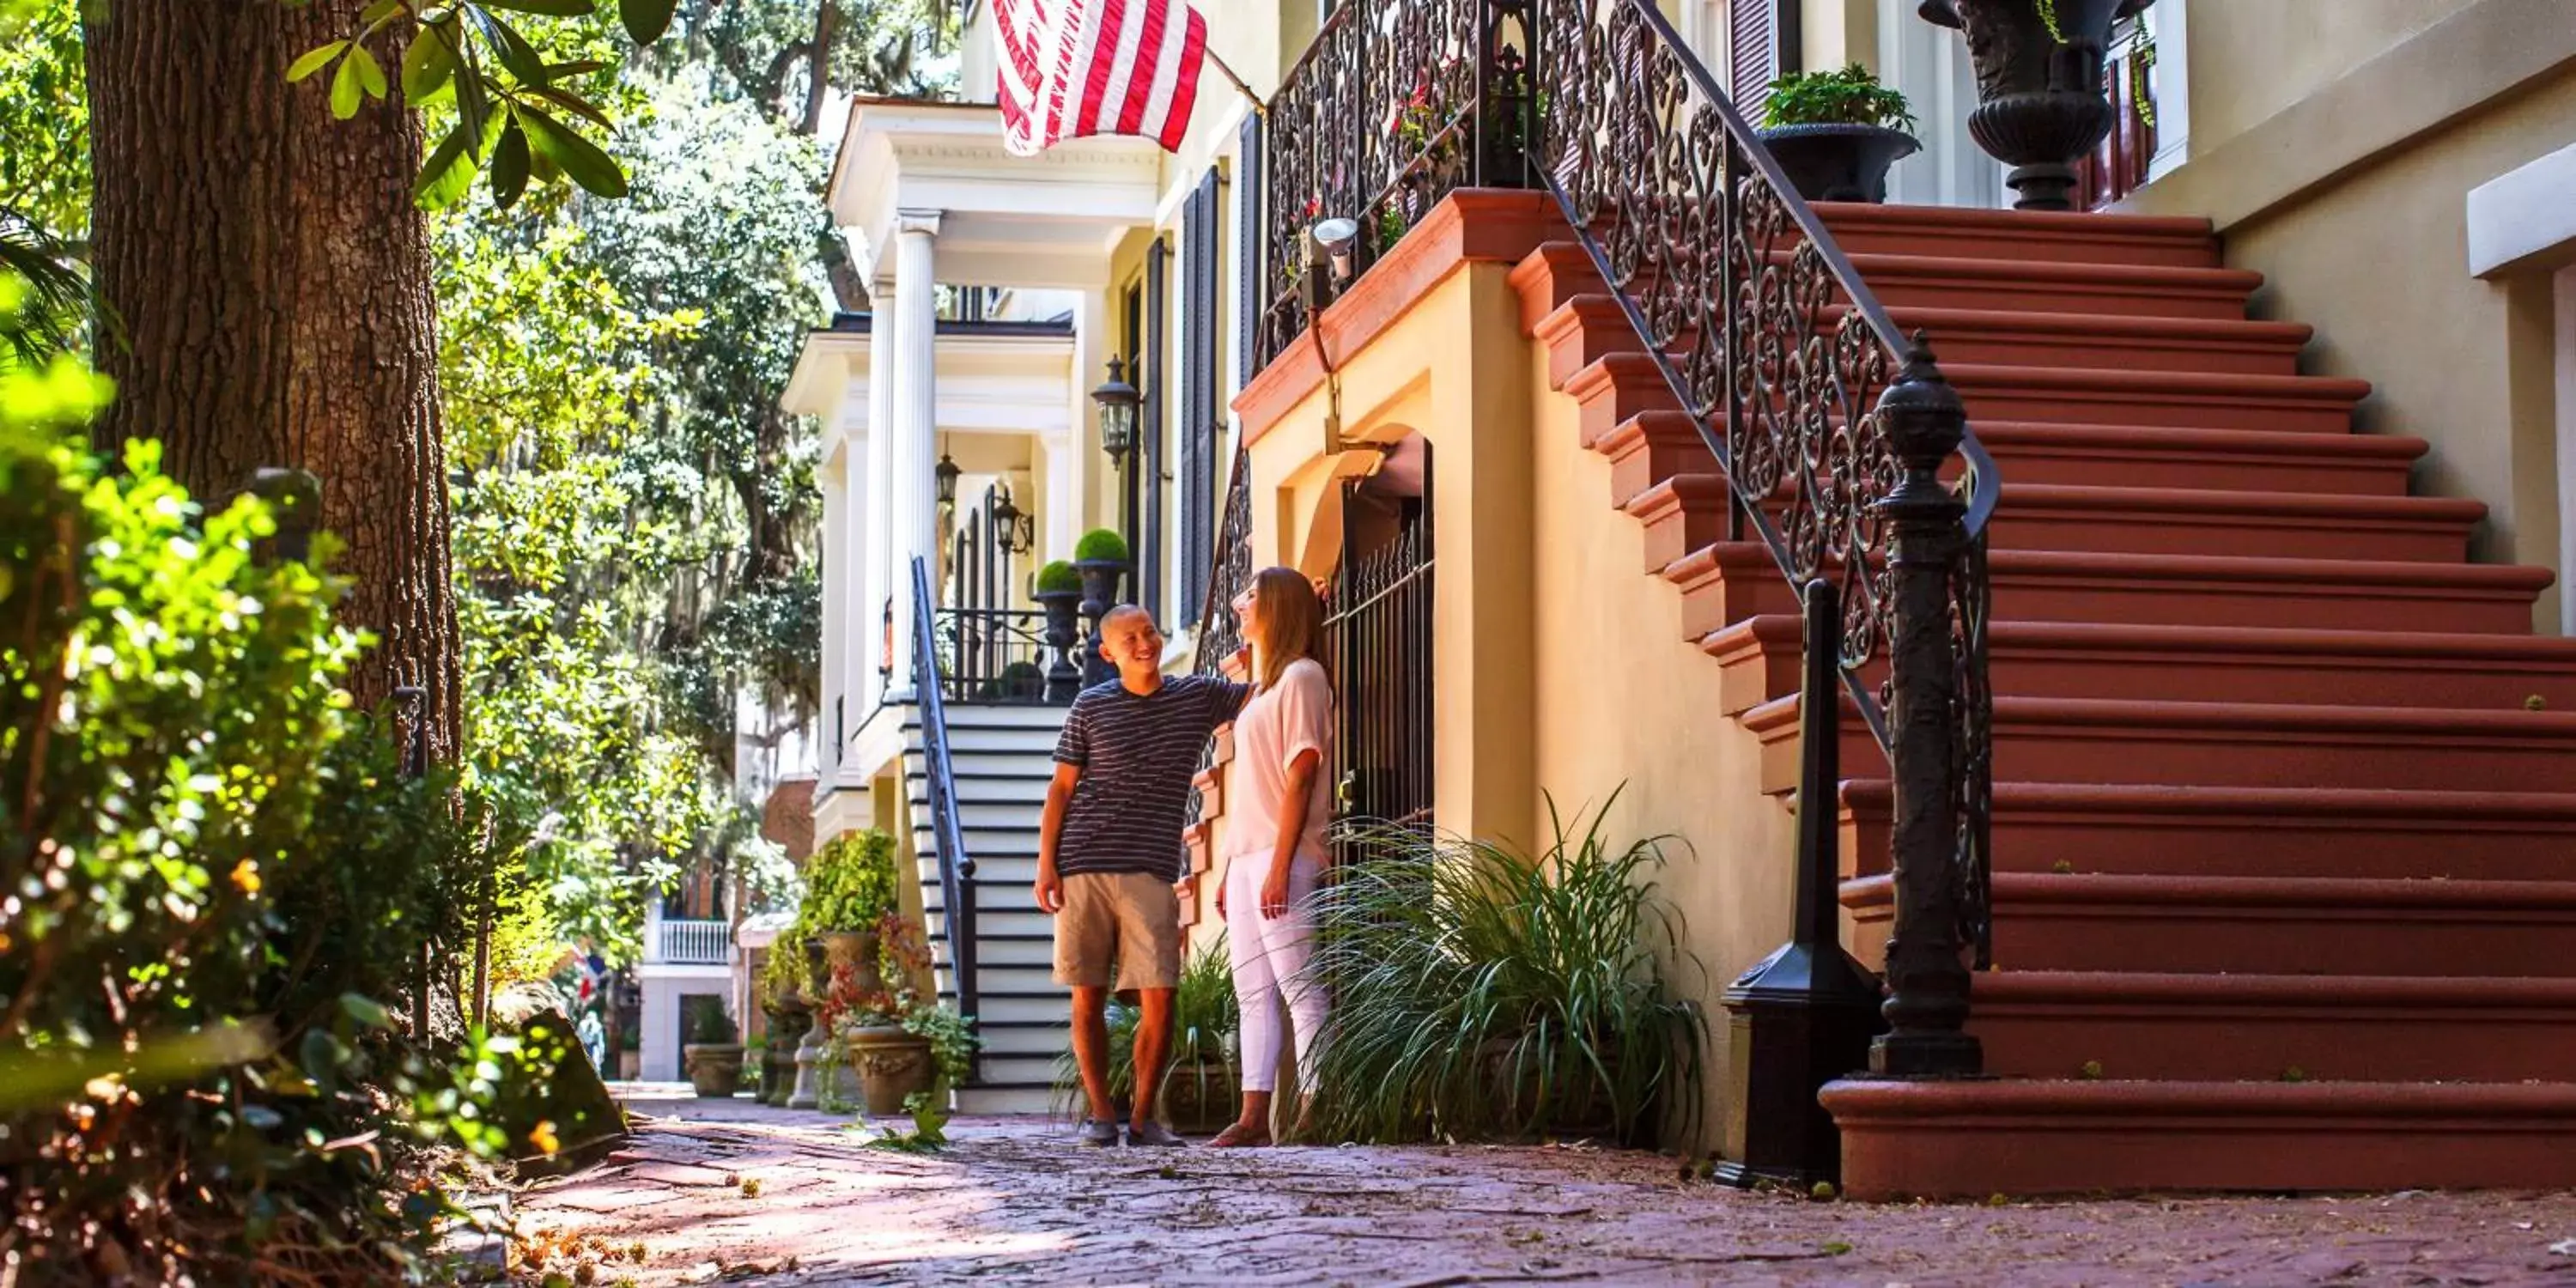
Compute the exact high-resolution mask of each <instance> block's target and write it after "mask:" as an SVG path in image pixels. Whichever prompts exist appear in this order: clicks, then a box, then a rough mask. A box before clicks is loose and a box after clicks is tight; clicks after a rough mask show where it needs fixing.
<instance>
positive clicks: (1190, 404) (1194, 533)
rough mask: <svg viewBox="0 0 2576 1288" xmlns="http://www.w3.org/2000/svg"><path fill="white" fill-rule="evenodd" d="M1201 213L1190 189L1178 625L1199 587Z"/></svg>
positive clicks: (1192, 615)
mask: <svg viewBox="0 0 2576 1288" xmlns="http://www.w3.org/2000/svg"><path fill="white" fill-rule="evenodd" d="M1205 215H1206V212H1205V211H1203V210H1201V209H1200V208H1199V195H1198V194H1197V193H1196V192H1193V193H1191V194H1190V195H1189V197H1188V199H1187V200H1185V201H1183V202H1182V203H1181V355H1180V357H1181V407H1180V418H1179V423H1178V424H1177V425H1176V426H1175V427H1174V434H1173V437H1174V438H1175V439H1176V440H1177V441H1176V442H1175V443H1174V446H1175V447H1176V448H1177V449H1178V451H1177V455H1178V457H1179V463H1178V466H1177V467H1176V468H1175V469H1174V470H1173V471H1172V479H1173V482H1174V485H1175V487H1176V490H1177V491H1178V493H1179V501H1180V516H1179V517H1180V540H1179V542H1178V545H1179V550H1178V551H1177V552H1176V553H1177V555H1178V559H1177V560H1176V564H1175V571H1176V572H1177V573H1178V574H1179V577H1180V587H1179V589H1180V613H1179V615H1178V616H1177V617H1176V618H1175V619H1174V621H1175V624H1178V625H1196V624H1197V623H1198V616H1199V600H1200V599H1201V598H1202V597H1203V595H1204V591H1203V590H1202V588H1201V586H1200V585H1199V582H1200V580H1201V579H1200V577H1199V573H1198V567H1199V562H1198V548H1199V547H1198V522H1199V512H1198V503H1199V497H1198V490H1197V489H1196V488H1193V487H1191V486H1190V480H1191V479H1192V478H1194V477H1196V475H1197V473H1198V466H1199V436H1198V433H1197V431H1196V429H1195V428H1194V426H1195V425H1196V424H1197V423H1198V414H1199V400H1200V398H1202V397H1203V396H1204V395H1203V393H1202V392H1201V390H1200V388H1199V381H1200V376H1199V364H1198V351H1199V336H1200V335H1202V334H1203V333H1205V332H1206V331H1207V329H1208V327H1209V326H1210V325H1212V319H1210V318H1209V317H1208V316H1207V315H1206V314H1204V313H1202V312H1200V311H1199V291H1198V285H1199V261H1200V260H1203V259H1205V258H1207V220H1206V217H1205Z"/></svg>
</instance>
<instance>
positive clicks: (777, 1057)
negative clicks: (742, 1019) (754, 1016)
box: [760, 999, 814, 1109]
mask: <svg viewBox="0 0 2576 1288" xmlns="http://www.w3.org/2000/svg"><path fill="white" fill-rule="evenodd" d="M767 1015H768V1019H769V1048H768V1050H767V1052H766V1053H765V1054H766V1057H767V1063H766V1064H765V1065H764V1066H763V1067H762V1069H761V1079H760V1103H762V1104H764V1105H776V1106H778V1107H779V1108H781V1109H784V1108H786V1107H787V1097H788V1096H790V1095H791V1094H793V1093H794V1092H795V1089H796V1047H797V1044H798V1043H800V1042H802V1041H803V1040H804V1038H805V1030H806V1029H807V1028H809V1027H811V1026H812V1025H813V1023H814V1017H813V1015H812V1014H811V1013H810V1012H808V1011H807V1010H806V1009H805V1004H804V1002H803V1001H802V1000H801V999H792V1005H791V1004H789V1003H787V1002H782V1003H781V1004H780V1005H779V1006H778V1008H777V1009H775V1010H771V1011H769V1012H767Z"/></svg>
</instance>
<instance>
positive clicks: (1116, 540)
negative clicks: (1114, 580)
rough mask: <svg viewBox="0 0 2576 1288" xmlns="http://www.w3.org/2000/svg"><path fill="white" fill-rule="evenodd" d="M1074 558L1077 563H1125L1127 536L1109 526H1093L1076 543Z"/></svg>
mask: <svg viewBox="0 0 2576 1288" xmlns="http://www.w3.org/2000/svg"><path fill="white" fill-rule="evenodd" d="M1073 558H1074V562H1076V563H1125V562H1127V538H1125V537H1122V536H1119V535H1118V534H1117V533H1115V532H1112V531H1110V530H1109V529H1107V528H1093V529H1092V530H1091V531H1089V532H1086V533H1083V534H1082V540H1080V541H1077V542H1075V543H1074V546H1073Z"/></svg>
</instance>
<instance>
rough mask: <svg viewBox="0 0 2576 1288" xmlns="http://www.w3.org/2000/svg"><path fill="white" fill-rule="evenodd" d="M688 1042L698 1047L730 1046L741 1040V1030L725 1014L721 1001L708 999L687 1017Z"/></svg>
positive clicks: (730, 1017)
mask: <svg viewBox="0 0 2576 1288" xmlns="http://www.w3.org/2000/svg"><path fill="white" fill-rule="evenodd" d="M688 1040H689V1041H690V1042H692V1043H694V1044H696V1045H698V1046H730V1045H732V1044H734V1043H736V1042H739V1041H741V1040H742V1030H741V1029H740V1028H738V1027H736V1026H735V1024H734V1022H733V1017H732V1016H730V1015H727V1014H725V1009H724V1004H723V1003H722V1001H721V1000H719V999H716V998H708V999H707V1002H706V1004H705V1005H701V1006H699V1007H697V1008H696V1009H695V1010H694V1011H693V1012H692V1013H691V1015H690V1017H689V1038H688Z"/></svg>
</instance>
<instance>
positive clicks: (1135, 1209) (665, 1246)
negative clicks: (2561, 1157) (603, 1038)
mask: <svg viewBox="0 0 2576 1288" xmlns="http://www.w3.org/2000/svg"><path fill="white" fill-rule="evenodd" d="M630 1103H631V1105H632V1107H633V1108H634V1109H635V1110H636V1111H637V1112H638V1113H641V1114H646V1115H651V1116H652V1117H653V1121H651V1122H650V1123H647V1124H645V1125H644V1126H643V1127H642V1129H641V1130H640V1131H639V1132H638V1134H637V1137H636V1140H635V1142H634V1143H633V1145H632V1147H631V1148H629V1149H628V1150H626V1151H625V1152H622V1153H620V1154H618V1155H617V1156H616V1157H615V1158H613V1159H612V1160H611V1161H610V1162H609V1163H608V1164H606V1165H605V1166H603V1167H600V1168H598V1169H595V1170H593V1171H591V1172H589V1173H586V1174H584V1175H581V1176H577V1177H572V1178H568V1179H566V1180H562V1181H557V1182H552V1183H549V1184H547V1185H545V1186H543V1187H541V1188H539V1189H536V1190H534V1191H531V1192H530V1193H528V1194H526V1195H524V1196H523V1198H522V1202H521V1204H520V1210H521V1214H522V1215H521V1222H520V1225H521V1229H522V1232H523V1233H524V1234H533V1235H535V1236H536V1238H537V1241H538V1243H539V1244H540V1245H543V1246H547V1247H553V1248H561V1247H563V1246H565V1245H566V1244H568V1243H569V1244H571V1245H573V1246H574V1247H575V1248H576V1249H577V1251H576V1254H575V1255H571V1256H566V1255H558V1256H557V1257H556V1258H555V1259H554V1260H553V1261H551V1262H550V1263H549V1266H548V1268H549V1269H554V1270H559V1271H567V1272H568V1271H570V1270H571V1269H572V1268H573V1266H574V1265H575V1264H576V1263H577V1260H578V1259H580V1258H583V1257H586V1258H588V1259H590V1260H592V1261H594V1262H595V1263H596V1265H595V1281H596V1282H597V1283H599V1284H603V1285H613V1284H617V1283H619V1282H620V1281H624V1280H631V1281H633V1282H634V1283H635V1284H636V1285H638V1288H650V1286H653V1285H664V1284H680V1283H702V1282H714V1281H723V1282H753V1283H764V1284H895V1283H902V1284H948V1283H978V1284H997V1283H1046V1284H1146V1283H1154V1284H1166V1283H1168V1284H1352V1285H1368V1286H1370V1288H1377V1286H1379V1285H1390V1286H1403V1288H1432V1286H1433V1285H1459V1284H1485V1283H1568V1282H1571V1283H1585V1284H1746V1285H1754V1284H1760V1285H1775V1284H1776V1285H1824V1284H1833V1285H1859V1286H1864V1288H1891V1286H1892V1285H1907V1286H1909V1288H1935V1286H1936V1285H1938V1286H1949V1285H1958V1286H1961V1288H1982V1286H1984V1285H2034V1286H2045V1288H2061V1286H2072V1285H2086V1286H2087V1288H2107V1286H2110V1285H2131V1284H2135V1285H2228V1286H2229V1288H2266V1286H2269V1285H2283V1286H2285V1288H2286V1286H2288V1285H2308V1284H2337V1285H2342V1284H2405V1285H2452V1284H2457V1285H2571V1286H2576V1195H2571V1194H2551V1195H2530V1194H2433V1193H2422V1192H2408V1193H2404V1194H2398V1195H2371V1196H2361V1197H2334V1198H2319V1197H2303V1198H2242V1199H2204V1198H2193V1199H2156V1198H2144V1199H2131V1200H2122V1201H2104V1202H2074V1203H2014V1204H2010V1205H2006V1206H2002V1207H1986V1206H1896V1205H1890V1206H1869V1205H1860V1204H1846V1203H1811V1202H1806V1201H1802V1200H1798V1199H1793V1198H1786V1197H1776V1196H1756V1195H1749V1194H1743V1193H1739V1192H1737V1191H1734V1190H1730V1189H1726V1188H1724V1187H1720V1186H1715V1185H1711V1184H1708V1183H1706V1182H1694V1183H1683V1182H1681V1181H1679V1180H1678V1179H1677V1177H1676V1175H1675V1165H1674V1163H1673V1162H1672V1161H1671V1160H1669V1159H1665V1158H1660V1157H1657V1156H1654V1155H1650V1154H1634V1153H1621V1152H1615V1151H1607V1150H1597V1149H1590V1148H1581V1147H1576V1148H1484V1147H1453V1148H1408V1149H1357V1148H1351V1149H1284V1150H1268V1151H1255V1152H1248V1153H1221V1152H1217V1151H1211V1150H1173V1151H1143V1150H1132V1151H1131V1150H1114V1151H1098V1152H1078V1151H1076V1150H1074V1149H1073V1148H1072V1147H1071V1146H1070V1144H1069V1142H1068V1140H1067V1137H1066V1135H1065V1133H1064V1131H1063V1129H1062V1128H1060V1127H1056V1126H1053V1125H1050V1124H1047V1123H1044V1122H1039V1121H1033V1120H1009V1119H982V1120H959V1121H958V1122H956V1123H953V1124H951V1134H952V1135H953V1136H954V1137H955V1138H956V1139H957V1144H956V1145H955V1146H954V1147H953V1148H951V1149H950V1150H948V1151H947V1152H945V1153H942V1154H938V1155H932V1156H914V1155H907V1154H900V1153H893V1152H889V1151H884V1150H872V1149H866V1148H861V1147H859V1146H858V1145H857V1144H856V1141H855V1138H853V1137H852V1136H850V1135H848V1134H847V1133H844V1132H843V1131H841V1130H840V1128H839V1124H838V1123H837V1122H836V1121H835V1120H832V1119H828V1118H825V1117H823V1116H822V1115H819V1114H813V1113H794V1112H789V1111H784V1110H773V1109H765V1108H762V1107H760V1106H757V1105H753V1104H750V1103H749V1102H744V1101H735V1102H723V1103H718V1102H707V1101H697V1100H689V1099H650V1100H648V1099H642V1098H638V1099H635V1100H633V1101H632V1102H630ZM752 1188H756V1190H757V1193H756V1194H751V1195H747V1194H746V1193H745V1191H746V1189H752ZM637 1245H640V1246H641V1248H642V1250H643V1252H644V1254H645V1255H644V1259H643V1261H642V1262H641V1263H640V1264H639V1263H636V1262H634V1261H632V1260H631V1259H630V1258H629V1256H628V1252H627V1250H628V1249H629V1248H631V1247H634V1246H637ZM2553 1245H2555V1247H2553Z"/></svg>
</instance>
